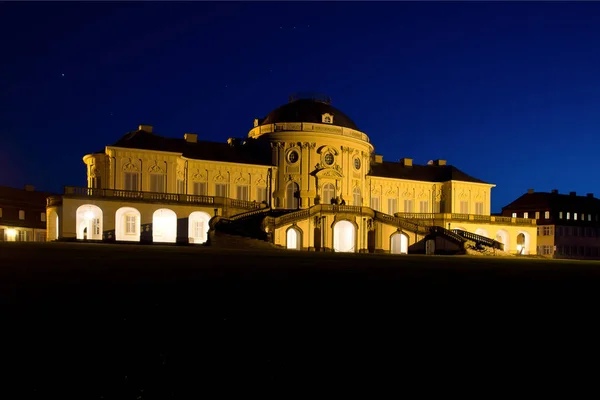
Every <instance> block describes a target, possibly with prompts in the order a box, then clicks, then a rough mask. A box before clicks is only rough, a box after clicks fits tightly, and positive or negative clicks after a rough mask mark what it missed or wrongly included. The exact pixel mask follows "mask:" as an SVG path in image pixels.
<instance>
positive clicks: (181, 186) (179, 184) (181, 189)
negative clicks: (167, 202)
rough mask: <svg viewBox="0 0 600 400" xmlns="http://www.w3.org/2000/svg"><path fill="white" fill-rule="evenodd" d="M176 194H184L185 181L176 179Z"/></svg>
mask: <svg viewBox="0 0 600 400" xmlns="http://www.w3.org/2000/svg"><path fill="white" fill-rule="evenodd" d="M177 193H179V194H184V193H185V181H184V180H181V179H178V180H177Z"/></svg>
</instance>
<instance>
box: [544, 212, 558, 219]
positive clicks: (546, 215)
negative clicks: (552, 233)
mask: <svg viewBox="0 0 600 400" xmlns="http://www.w3.org/2000/svg"><path fill="white" fill-rule="evenodd" d="M560 217H561V218H562V213H560ZM544 218H546V219H550V211H546V212H544Z"/></svg>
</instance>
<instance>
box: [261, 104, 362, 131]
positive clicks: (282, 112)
mask: <svg viewBox="0 0 600 400" xmlns="http://www.w3.org/2000/svg"><path fill="white" fill-rule="evenodd" d="M323 114H331V115H332V116H333V121H332V122H331V125H334V126H342V127H344V128H350V129H356V130H358V127H357V126H356V124H355V123H354V121H352V120H351V119H350V117H348V116H347V115H346V114H344V113H343V112H341V111H340V110H338V109H337V108H335V107H333V106H332V105H331V104H329V102H327V101H322V100H315V99H298V100H294V101H291V102H290V103H288V104H285V105H283V106H281V107H279V108H276V109H275V110H273V111H271V112H270V113H269V115H267V117H266V118H265V119H263V120H262V121H260V124H259V125H266V124H274V123H277V122H314V123H319V124H321V123H323Z"/></svg>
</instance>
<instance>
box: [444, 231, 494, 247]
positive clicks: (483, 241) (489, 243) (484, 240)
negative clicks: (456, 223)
mask: <svg viewBox="0 0 600 400" xmlns="http://www.w3.org/2000/svg"><path fill="white" fill-rule="evenodd" d="M452 232H453V233H455V234H457V235H459V236H461V237H463V238H465V239H467V240H470V241H472V242H475V245H476V246H478V247H479V246H486V247H491V248H492V249H498V250H504V244H502V243H500V242H498V241H496V240H494V239H490V238H488V237H485V236H481V235H477V234H476V233H472V232H467V231H463V230H461V229H453V230H452Z"/></svg>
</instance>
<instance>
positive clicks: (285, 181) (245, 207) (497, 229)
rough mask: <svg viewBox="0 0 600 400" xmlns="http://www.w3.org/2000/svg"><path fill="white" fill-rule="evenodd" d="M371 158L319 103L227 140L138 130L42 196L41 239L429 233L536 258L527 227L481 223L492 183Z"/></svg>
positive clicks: (400, 241) (399, 244)
mask: <svg viewBox="0 0 600 400" xmlns="http://www.w3.org/2000/svg"><path fill="white" fill-rule="evenodd" d="M374 150H375V149H374V146H373V144H372V143H371V142H370V139H369V137H368V136H367V135H366V134H365V133H364V132H362V131H360V130H359V129H358V127H357V126H356V125H355V124H354V122H353V121H352V120H351V119H350V118H349V117H348V116H346V115H345V114H344V113H343V112H341V111H340V110H338V109H336V108H334V107H333V106H332V105H331V103H330V101H329V100H328V99H325V98H322V97H311V98H305V97H298V98H292V99H290V102H289V103H287V104H284V105H283V106H281V107H278V108H277V109H275V110H273V111H272V112H271V113H269V114H268V115H267V117H266V118H257V119H255V120H254V127H253V128H252V129H251V130H250V131H249V133H248V134H247V136H246V137H245V138H242V139H237V138H230V139H229V140H228V142H227V143H216V142H209V141H200V140H198V137H197V135H196V134H190V133H186V134H184V135H183V138H181V139H176V138H168V137H163V136H160V135H158V134H156V133H155V132H153V127H152V126H149V125H140V126H139V128H138V130H136V131H133V132H130V133H128V134H126V135H125V136H123V137H122V138H121V139H119V140H118V141H117V142H115V143H114V144H112V145H109V146H106V148H105V149H103V150H102V151H99V152H96V153H90V154H88V155H86V156H85V157H84V158H83V161H84V163H85V165H86V168H87V176H88V182H87V183H88V184H87V187H79V188H78V187H67V188H65V193H64V195H62V196H56V197H53V198H51V199H49V201H48V209H47V212H48V237H49V239H51V240H55V239H88V240H116V241H134V242H137V241H151V242H159V243H161V242H162V243H165V242H166V243H204V242H206V241H207V240H208V239H209V230H210V231H212V230H216V231H218V230H219V229H220V228H225V227H227V226H229V227H235V226H237V228H235V229H234V230H236V231H237V232H238V233H239V232H242V231H244V229H246V231H247V232H250V231H252V230H253V229H254V231H255V232H256V233H257V235H259V234H262V233H264V234H266V235H267V236H268V240H269V241H271V242H272V243H274V244H275V245H278V246H282V247H286V248H290V249H304V250H333V251H340V252H366V251H370V252H375V251H378V252H391V253H406V252H407V251H408V249H409V247H411V246H413V245H416V244H417V243H419V242H422V241H423V240H424V239H426V238H427V237H429V236H431V234H432V228H433V227H434V226H435V227H437V231H438V233H442V234H445V235H446V236H447V237H448V238H453V239H455V240H457V241H458V240H459V237H460V238H462V239H460V240H463V241H465V240H466V239H465V236H469V235H467V234H466V233H465V232H470V233H471V236H473V237H475V236H474V235H479V236H481V237H482V238H488V241H490V240H491V241H495V240H497V241H498V242H501V243H502V244H503V247H504V248H505V250H506V251H507V252H512V253H516V252H517V241H518V240H519V237H524V238H525V239H524V240H523V243H521V248H520V249H522V250H519V251H521V252H522V253H523V254H534V253H535V249H536V244H535V237H536V235H535V232H536V227H535V221H533V220H531V219H519V218H505V217H494V216H491V215H490V200H491V189H492V188H493V187H494V186H495V185H493V184H490V183H486V182H484V181H481V180H479V179H477V178H474V177H471V176H469V175H467V174H465V173H464V172H462V171H460V170H459V169H458V168H456V167H454V166H451V165H448V164H447V163H446V161H444V160H435V161H431V162H429V163H428V164H427V165H416V164H413V162H412V160H411V159H408V158H403V159H401V160H400V161H399V162H387V161H383V158H382V157H381V156H379V155H376V154H375V151H374ZM251 224H255V225H257V226H255V227H253V228H252V227H250V226H249V225H251ZM244 225H245V226H244ZM232 229H233V228H232ZM457 231H458V233H459V234H460V235H457V234H456V232H457ZM249 234H250V233H249ZM519 235H520V236H519ZM259 236H260V235H259ZM476 239H477V238H475V239H473V240H476ZM482 240H483V239H482ZM484 242H485V240H484Z"/></svg>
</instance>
